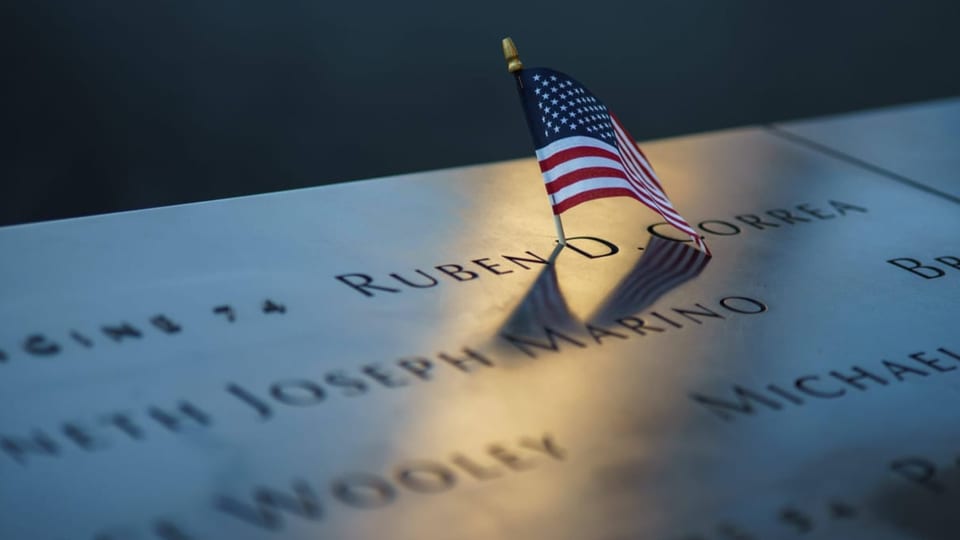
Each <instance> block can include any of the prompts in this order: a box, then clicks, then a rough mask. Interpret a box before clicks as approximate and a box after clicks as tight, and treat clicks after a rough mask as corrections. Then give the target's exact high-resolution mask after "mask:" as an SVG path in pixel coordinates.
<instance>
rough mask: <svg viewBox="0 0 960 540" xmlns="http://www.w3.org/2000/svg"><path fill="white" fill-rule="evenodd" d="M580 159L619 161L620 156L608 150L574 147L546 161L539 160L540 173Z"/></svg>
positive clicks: (557, 153)
mask: <svg viewBox="0 0 960 540" xmlns="http://www.w3.org/2000/svg"><path fill="white" fill-rule="evenodd" d="M582 157H602V158H609V159H612V160H615V161H620V156H619V155H617V154H615V153H613V152H611V151H609V150H604V149H603V148H596V147H593V146H575V147H573V148H567V149H566V150H561V151H559V152H556V153H555V154H553V155H551V156H550V157H548V158H547V159H543V160H541V161H540V171H541V172H547V171H549V170H550V169H552V168H554V167H556V166H557V165H560V164H561V163H563V162H565V161H570V160H571V159H577V158H582Z"/></svg>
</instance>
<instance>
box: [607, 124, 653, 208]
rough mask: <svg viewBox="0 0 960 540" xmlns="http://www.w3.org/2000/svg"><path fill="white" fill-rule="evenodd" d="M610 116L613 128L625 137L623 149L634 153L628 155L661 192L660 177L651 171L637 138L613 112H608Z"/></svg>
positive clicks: (651, 168) (651, 167)
mask: <svg viewBox="0 0 960 540" xmlns="http://www.w3.org/2000/svg"><path fill="white" fill-rule="evenodd" d="M610 118H611V119H612V120H613V124H614V130H619V131H620V132H621V133H618V135H622V136H623V138H625V139H627V144H625V145H623V146H625V147H626V148H623V150H624V151H626V152H627V153H628V154H629V153H633V154H634V155H632V156H630V157H632V158H634V159H636V160H637V162H639V165H640V167H641V168H642V169H643V172H644V174H646V176H647V178H649V179H650V181H651V182H653V184H654V185H655V186H657V189H659V190H660V191H661V192H662V191H663V186H661V185H660V179H659V178H657V175H656V173H654V172H653V166H652V165H650V164H649V160H647V156H646V155H644V153H643V150H640V146H639V145H638V144H637V140H636V139H634V138H633V135H630V132H629V131H627V128H625V127H623V124H621V123H620V119H618V118H617V117H616V116H614V115H613V113H611V114H610ZM631 151H632V152H631ZM638 154H639V155H638Z"/></svg>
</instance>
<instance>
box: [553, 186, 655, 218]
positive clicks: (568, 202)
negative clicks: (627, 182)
mask: <svg viewBox="0 0 960 540" xmlns="http://www.w3.org/2000/svg"><path fill="white" fill-rule="evenodd" d="M604 197H632V198H634V199H636V198H637V195H636V194H635V193H634V192H633V191H631V190H629V189H627V188H602V189H591V190H590V191H584V192H583V193H578V194H576V195H574V196H573V197H570V198H568V199H564V200H563V202H560V203H558V204H556V205H554V207H553V213H554V214H561V213H563V212H565V211H567V210H569V209H571V208H573V207H574V206H576V205H578V204H580V203H585V202H587V201H592V200H593V199H602V198H604Z"/></svg>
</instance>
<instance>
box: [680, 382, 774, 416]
mask: <svg viewBox="0 0 960 540" xmlns="http://www.w3.org/2000/svg"><path fill="white" fill-rule="evenodd" d="M733 394H734V396H736V401H727V400H724V399H719V398H714V397H710V396H704V395H702V394H691V395H690V398H691V399H693V400H694V401H696V402H697V403H699V404H701V405H705V406H706V407H707V408H709V409H710V410H711V411H713V412H714V413H716V415H717V416H719V417H720V418H722V419H724V420H732V419H733V418H734V415H733V414H732V413H738V414H747V415H750V414H753V413H754V411H755V409H754V408H753V404H752V402H755V403H758V404H760V405H764V406H766V407H769V408H771V409H773V410H780V409H782V408H783V406H782V405H780V403H778V402H777V401H776V400H773V399H770V398H768V397H766V396H764V395H763V394H758V393H757V392H754V391H752V390H748V389H746V388H743V387H742V386H738V385H734V387H733Z"/></svg>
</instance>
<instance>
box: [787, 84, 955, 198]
mask: <svg viewBox="0 0 960 540" xmlns="http://www.w3.org/2000/svg"><path fill="white" fill-rule="evenodd" d="M777 128H778V129H780V130H783V131H785V132H787V133H789V134H792V135H796V136H799V137H802V138H804V139H806V140H808V141H811V142H813V143H815V144H820V145H823V146H825V147H827V148H829V149H830V150H832V151H835V152H841V153H843V154H846V155H847V156H849V157H851V158H853V159H857V160H862V161H864V162H867V163H869V164H871V165H873V166H876V167H880V168H882V169H885V170H886V171H889V172H891V173H893V174H894V175H898V176H901V177H903V178H905V179H907V180H909V181H913V182H917V183H920V184H923V185H925V186H928V187H930V188H932V189H935V190H937V191H939V192H941V193H944V194H947V195H949V196H952V197H954V198H955V200H958V201H960V172H958V171H960V151H958V145H957V141H960V98H951V99H944V100H939V101H932V102H928V103H920V104H910V105H902V106H899V107H891V108H888V109H881V110H876V111H865V112H858V113H852V114H844V115H839V116H834V117H830V118H821V119H814V120H803V121H799V122H790V123H786V124H780V125H778V126H777Z"/></svg>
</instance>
